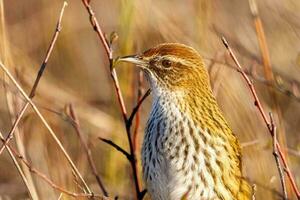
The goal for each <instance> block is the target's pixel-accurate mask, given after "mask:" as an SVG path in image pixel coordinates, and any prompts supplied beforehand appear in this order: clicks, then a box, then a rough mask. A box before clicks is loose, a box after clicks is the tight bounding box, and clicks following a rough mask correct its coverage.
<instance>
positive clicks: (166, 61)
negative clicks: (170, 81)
mask: <svg viewBox="0 0 300 200" xmlns="http://www.w3.org/2000/svg"><path fill="white" fill-rule="evenodd" d="M161 64H162V66H164V67H165V68H169V67H171V65H172V62H171V61H170V60H167V59H165V60H163V61H161Z"/></svg>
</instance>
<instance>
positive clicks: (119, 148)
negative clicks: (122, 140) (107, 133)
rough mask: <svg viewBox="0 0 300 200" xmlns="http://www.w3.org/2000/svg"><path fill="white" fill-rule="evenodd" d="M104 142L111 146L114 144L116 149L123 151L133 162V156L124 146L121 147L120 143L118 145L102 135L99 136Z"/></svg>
mask: <svg viewBox="0 0 300 200" xmlns="http://www.w3.org/2000/svg"><path fill="white" fill-rule="evenodd" d="M98 138H99V139H100V140H101V141H102V142H104V143H106V144H109V145H110V146H112V147H113V148H114V149H116V150H117V151H119V152H121V153H122V154H123V155H124V156H126V158H127V159H128V160H129V161H130V162H131V160H132V156H131V155H130V154H129V153H128V152H127V151H126V150H124V149H123V148H122V147H120V146H119V145H117V144H116V143H114V142H113V141H111V140H108V139H104V138H101V137H98Z"/></svg>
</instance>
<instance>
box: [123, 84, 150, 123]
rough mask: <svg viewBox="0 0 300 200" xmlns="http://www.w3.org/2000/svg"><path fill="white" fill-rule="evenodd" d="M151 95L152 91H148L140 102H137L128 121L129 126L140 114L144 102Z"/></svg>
mask: <svg viewBox="0 0 300 200" xmlns="http://www.w3.org/2000/svg"><path fill="white" fill-rule="evenodd" d="M150 94H151V89H148V90H147V91H146V92H145V94H144V95H143V96H142V98H140V100H139V101H138V102H137V104H136V106H135V107H134V108H133V109H132V112H131V115H130V117H129V118H128V120H127V126H129V127H130V126H131V125H132V121H133V118H134V117H135V115H136V113H137V112H138V110H139V108H140V107H141V105H142V103H143V102H144V100H145V99H146V98H147V97H148V96H149V95H150Z"/></svg>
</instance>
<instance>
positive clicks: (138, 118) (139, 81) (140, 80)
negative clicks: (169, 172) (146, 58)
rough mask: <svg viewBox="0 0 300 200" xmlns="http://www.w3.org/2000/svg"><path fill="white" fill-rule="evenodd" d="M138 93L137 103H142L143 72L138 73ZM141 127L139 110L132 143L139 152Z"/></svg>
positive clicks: (136, 115)
mask: <svg viewBox="0 0 300 200" xmlns="http://www.w3.org/2000/svg"><path fill="white" fill-rule="evenodd" d="M137 75H138V92H137V102H140V101H141V99H142V94H143V81H144V79H143V72H142V71H141V70H139V71H138V74H137ZM139 127H140V112H139V109H137V112H136V114H135V127H134V131H133V136H132V141H133V148H134V151H137V150H138V149H139V148H138V132H139Z"/></svg>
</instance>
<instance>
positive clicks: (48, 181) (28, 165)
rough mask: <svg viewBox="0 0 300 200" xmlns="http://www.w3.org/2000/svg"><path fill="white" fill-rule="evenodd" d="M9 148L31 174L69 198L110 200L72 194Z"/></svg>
mask: <svg viewBox="0 0 300 200" xmlns="http://www.w3.org/2000/svg"><path fill="white" fill-rule="evenodd" d="M1 140H2V142H4V141H5V140H4V139H3V138H1ZM7 148H9V149H10V150H11V152H12V153H13V154H14V155H15V156H16V157H17V158H18V159H19V160H20V161H21V162H23V163H24V164H25V165H26V166H27V167H28V169H29V171H30V172H32V173H34V174H36V175H37V176H38V177H40V178H41V179H43V180H44V181H45V182H46V183H48V184H49V185H50V186H51V187H52V188H54V189H56V190H58V191H60V192H62V193H64V194H67V195H69V196H72V197H75V198H78V197H88V198H97V199H100V200H109V198H107V197H104V196H102V195H97V194H93V193H90V194H85V193H75V192H71V191H69V190H67V189H65V188H63V187H61V186H59V185H57V184H56V183H54V182H53V181H52V180H51V179H50V178H48V177H47V176H46V175H45V174H44V173H42V172H40V171H39V170H37V169H36V168H35V167H33V166H32V165H31V164H30V163H29V162H28V161H27V160H26V159H25V158H24V156H22V155H21V154H20V153H18V152H17V150H15V149H14V148H13V147H11V146H10V145H9V144H7Z"/></svg>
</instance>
